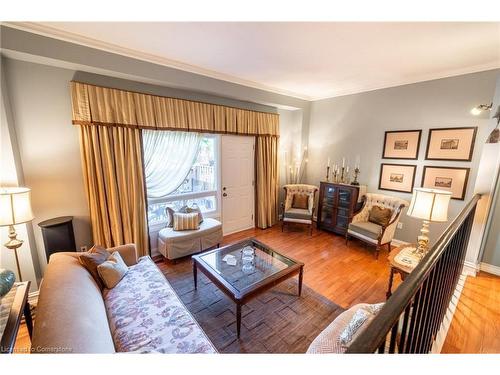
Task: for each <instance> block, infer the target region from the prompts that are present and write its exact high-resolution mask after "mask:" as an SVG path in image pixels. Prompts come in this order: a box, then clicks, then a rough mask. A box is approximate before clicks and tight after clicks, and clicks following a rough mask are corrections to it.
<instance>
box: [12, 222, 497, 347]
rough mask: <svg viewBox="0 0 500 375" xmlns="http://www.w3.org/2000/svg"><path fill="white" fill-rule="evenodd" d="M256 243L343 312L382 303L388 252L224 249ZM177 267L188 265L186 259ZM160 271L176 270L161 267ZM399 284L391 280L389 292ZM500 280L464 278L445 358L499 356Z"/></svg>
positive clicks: (321, 237) (321, 242) (333, 245)
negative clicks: (293, 264) (298, 264)
mask: <svg viewBox="0 0 500 375" xmlns="http://www.w3.org/2000/svg"><path fill="white" fill-rule="evenodd" d="M248 237H256V238H258V239H259V240H260V241H262V242H264V243H266V244H268V245H269V246H271V247H273V248H275V249H276V250H278V251H280V252H282V253H284V254H286V255H289V256H290V257H292V258H295V259H297V260H300V261H302V262H304V264H305V266H304V283H305V284H307V285H308V286H309V287H311V288H313V289H314V290H315V291H317V292H318V293H320V294H322V295H324V296H325V297H327V298H329V299H330V300H332V301H333V302H335V303H336V304H338V305H340V306H342V307H343V308H349V307H350V306H352V305H354V304H356V303H360V302H367V303H376V302H381V301H385V293H386V291H387V283H388V277H389V263H388V261H387V256H388V252H387V250H386V249H384V250H382V251H381V253H380V257H379V259H378V260H376V259H375V258H374V256H373V251H374V249H373V248H372V247H365V245H364V244H363V243H361V242H359V241H357V240H355V239H353V240H351V241H350V242H349V246H346V244H345V239H344V238H343V237H341V236H337V235H333V234H330V233H328V232H324V231H318V230H316V229H314V230H313V235H312V236H309V233H308V230H307V229H305V228H304V227H302V226H289V227H288V228H285V232H283V233H282V232H281V228H280V226H279V225H276V226H275V227H273V228H270V229H267V230H261V229H249V230H246V231H243V232H239V233H235V234H232V235H229V236H226V237H224V241H223V245H226V244H229V243H233V242H236V241H238V240H241V239H244V238H248ZM181 261H189V259H188V258H186V259H185V260H181ZM159 266H160V267H161V268H162V269H167V270H168V268H170V267H175V264H171V263H169V262H161V263H160V264H159ZM400 283H401V279H400V277H399V275H397V276H396V277H395V280H394V286H393V290H394V289H395V288H396V287H397V285H399V284H400ZM499 306H500V278H498V277H494V276H491V275H488V274H484V273H481V274H480V275H479V276H478V277H477V278H470V277H469V278H468V279H467V281H466V285H465V288H464V292H463V294H462V297H461V299H460V302H459V306H458V308H457V312H456V314H455V319H454V320H453V322H452V326H451V329H450V333H449V334H448V337H447V339H446V342H445V345H444V348H443V352H446V353H481V352H482V353H486V352H497V353H500V341H499V337H500V315H499V314H500V313H499V310H500V309H499ZM26 347H29V339H28V336H27V332H26V328H25V327H24V326H23V327H21V330H20V332H19V336H18V341H17V342H16V348H26Z"/></svg>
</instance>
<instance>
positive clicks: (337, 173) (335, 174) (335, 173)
mask: <svg viewBox="0 0 500 375" xmlns="http://www.w3.org/2000/svg"><path fill="white" fill-rule="evenodd" d="M338 176H339V170H338V169H337V168H335V169H334V170H333V182H335V183H337V182H338Z"/></svg>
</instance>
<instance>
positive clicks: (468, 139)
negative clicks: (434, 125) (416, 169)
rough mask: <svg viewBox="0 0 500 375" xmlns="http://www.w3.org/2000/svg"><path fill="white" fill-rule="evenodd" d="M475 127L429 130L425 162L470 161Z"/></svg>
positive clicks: (474, 138) (475, 131)
mask: <svg viewBox="0 0 500 375" xmlns="http://www.w3.org/2000/svg"><path fill="white" fill-rule="evenodd" d="M476 133H477V126H475V127H469V128H441V129H430V130H429V137H428V138H427V151H426V153H425V159H426V160H454V161H471V160H472V153H473V151H474V142H475V140H476Z"/></svg>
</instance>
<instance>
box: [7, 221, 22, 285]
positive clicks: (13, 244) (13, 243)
mask: <svg viewBox="0 0 500 375" xmlns="http://www.w3.org/2000/svg"><path fill="white" fill-rule="evenodd" d="M9 238H10V240H9V242H7V243H5V244H4V245H5V247H6V248H7V249H9V250H14V255H15V256H16V266H17V274H18V275H19V281H23V277H22V275H21V267H19V258H18V256H17V249H18V248H19V247H21V245H22V244H23V242H24V241H23V240H19V239H17V233H16V230H15V229H14V226H13V225H9Z"/></svg>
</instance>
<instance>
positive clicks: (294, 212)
mask: <svg viewBox="0 0 500 375" xmlns="http://www.w3.org/2000/svg"><path fill="white" fill-rule="evenodd" d="M283 217H284V218H285V219H301V220H311V211H309V210H303V209H300V208H290V209H289V210H287V211H285V213H284V214H283Z"/></svg>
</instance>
